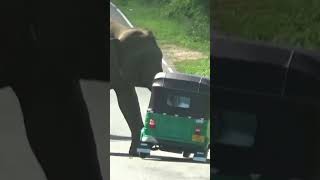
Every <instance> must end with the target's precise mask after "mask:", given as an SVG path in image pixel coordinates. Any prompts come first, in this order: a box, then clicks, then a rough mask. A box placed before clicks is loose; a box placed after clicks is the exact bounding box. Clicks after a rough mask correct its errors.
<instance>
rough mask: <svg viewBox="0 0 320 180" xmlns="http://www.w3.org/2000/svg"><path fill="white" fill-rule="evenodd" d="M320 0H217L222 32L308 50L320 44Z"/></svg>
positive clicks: (216, 13)
mask: <svg viewBox="0 0 320 180" xmlns="http://www.w3.org/2000/svg"><path fill="white" fill-rule="evenodd" d="M319 7H320V1H319V0H281V1H279V0H246V1H242V0H214V1H212V4H211V8H213V9H214V10H213V13H212V15H213V17H212V18H211V20H212V23H211V25H212V26H213V28H214V29H215V30H216V31H217V32H220V33H224V34H231V35H235V36H238V37H241V38H245V39H251V40H261V41H267V42H273V43H276V44H281V45H285V46H298V47H303V48H308V49H317V48H319V47H320V11H319Z"/></svg>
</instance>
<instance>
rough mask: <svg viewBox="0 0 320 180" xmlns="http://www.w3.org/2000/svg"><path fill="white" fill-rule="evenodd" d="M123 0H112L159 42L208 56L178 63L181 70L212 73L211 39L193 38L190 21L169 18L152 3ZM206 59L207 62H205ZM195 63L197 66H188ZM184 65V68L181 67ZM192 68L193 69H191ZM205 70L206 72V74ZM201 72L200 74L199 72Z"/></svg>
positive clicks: (132, 20) (135, 24) (135, 23)
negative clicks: (189, 29) (124, 1)
mask: <svg viewBox="0 0 320 180" xmlns="http://www.w3.org/2000/svg"><path fill="white" fill-rule="evenodd" d="M122 1H123V0H112V2H114V3H115V4H116V5H117V6H118V7H119V8H120V9H121V10H122V11H123V12H124V14H125V15H126V16H127V17H128V19H129V20H130V21H131V22H132V24H133V25H134V26H137V27H140V28H146V29H149V30H151V31H153V33H154V34H155V36H156V37H157V40H158V42H159V44H160V45H161V44H174V45H177V46H181V47H184V48H188V49H192V50H196V51H199V52H201V53H203V54H204V55H205V56H207V57H208V58H206V59H202V60H200V61H196V62H194V61H192V62H191V61H190V62H183V63H180V62H179V63H176V65H177V66H178V67H179V68H177V69H178V70H179V71H180V72H184V73H192V74H198V75H206V76H209V75H210V66H209V64H210V63H209V61H210V60H209V55H210V40H209V39H199V38H193V37H192V36H190V35H189V34H188V31H187V28H188V21H186V20H183V19H173V18H167V17H164V16H162V15H161V13H160V8H159V6H158V5H156V4H152V3H147V4H146V3H144V4H142V3H139V0H130V1H128V3H126V4H124V3H122ZM208 28H210V27H209V23H208ZM205 61H206V62H205ZM205 64H207V65H208V66H207V67H205V66H204V65H205ZM191 65H192V66H193V65H195V66H196V67H197V68H201V69H197V68H193V67H188V66H191ZM180 67H183V68H180ZM191 69H192V70H191ZM203 72H206V73H205V74H204V73H203ZM199 73H200V74H199Z"/></svg>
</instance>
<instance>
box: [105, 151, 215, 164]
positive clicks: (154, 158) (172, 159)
mask: <svg viewBox="0 0 320 180" xmlns="http://www.w3.org/2000/svg"><path fill="white" fill-rule="evenodd" d="M110 156H118V157H129V158H130V159H132V158H139V157H134V156H130V155H129V154H127V153H115V152H110ZM144 160H145V161H167V162H181V163H198V164H199V163H200V164H210V160H207V162H205V163H202V162H196V161H193V160H192V159H191V158H176V157H164V156H154V155H152V156H151V157H149V158H145V159H144Z"/></svg>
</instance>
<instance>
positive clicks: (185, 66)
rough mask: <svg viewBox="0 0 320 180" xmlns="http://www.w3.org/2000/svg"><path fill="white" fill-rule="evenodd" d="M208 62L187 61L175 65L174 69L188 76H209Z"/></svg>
mask: <svg viewBox="0 0 320 180" xmlns="http://www.w3.org/2000/svg"><path fill="white" fill-rule="evenodd" d="M208 67H210V61H208V60H207V59H198V60H189V61H182V62H179V63H175V68H176V69H177V70H178V71H179V72H185V73H189V74H197V75H201V76H206V77H209V76H210V69H209V68H208Z"/></svg>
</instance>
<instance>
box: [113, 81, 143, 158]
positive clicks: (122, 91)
mask: <svg viewBox="0 0 320 180" xmlns="http://www.w3.org/2000/svg"><path fill="white" fill-rule="evenodd" d="M114 90H115V92H116V94H117V98H118V104H119V107H120V110H121V112H122V114H123V116H124V118H125V119H126V121H127V123H128V126H129V128H130V131H131V137H132V142H131V146H130V150H129V154H130V155H137V152H136V148H137V146H138V144H139V141H140V131H141V129H142V128H143V122H142V117H141V111H140V106H139V101H138V96H137V93H136V91H135V88H134V86H132V85H130V84H128V83H123V84H122V85H119V86H117V87H115V88H114Z"/></svg>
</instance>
